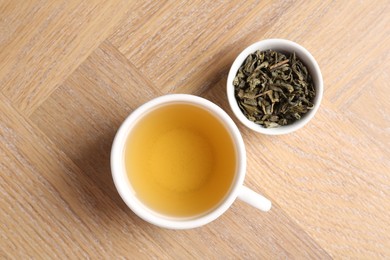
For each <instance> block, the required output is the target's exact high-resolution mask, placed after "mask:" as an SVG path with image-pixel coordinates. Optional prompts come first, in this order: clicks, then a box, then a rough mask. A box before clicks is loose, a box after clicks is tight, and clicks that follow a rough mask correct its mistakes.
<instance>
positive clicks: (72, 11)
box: [0, 0, 390, 259]
mask: <svg viewBox="0 0 390 260" xmlns="http://www.w3.org/2000/svg"><path fill="white" fill-rule="evenodd" d="M266 38H285V39H289V40H293V41H296V42H298V43H299V44H301V45H303V46H304V47H306V48H307V49H308V50H309V51H310V52H311V53H312V54H313V56H314V57H315V58H316V59H317V61H318V63H319V65H320V68H321V70H322V73H323V78H324V84H325V92H324V99H323V102H322V104H321V107H320V109H319V111H318V113H317V115H316V116H315V118H314V119H313V120H312V121H311V122H310V123H309V124H308V125H307V126H305V127H304V128H303V129H301V130H299V131H297V132H295V133H293V134H288V135H284V136H265V135H261V134H256V133H254V132H251V131H249V130H248V129H246V128H245V127H244V126H243V125H241V124H240V123H239V122H238V121H237V120H236V118H234V120H235V122H236V123H237V125H238V126H239V129H240V130H241V132H242V134H243V137H244V140H245V143H246V147H247V153H248V171H247V178H246V180H245V184H246V185H247V186H249V187H250V188H252V189H254V190H257V191H259V192H261V193H263V194H265V195H266V196H267V197H269V198H270V199H271V200H272V202H273V208H272V210H271V211H270V212H268V213H262V212H260V211H258V210H256V209H254V208H252V207H250V206H248V205H246V204H245V203H242V202H240V201H236V202H235V203H234V204H233V206H232V207H231V209H230V210H228V211H227V212H226V213H225V214H224V215H223V216H222V217H221V218H219V219H218V220H216V221H214V222H212V223H210V224H209V225H206V226H204V227H202V228H197V229H193V230H186V231H173V230H165V229H161V228H157V227H155V226H152V225H150V224H148V223H146V222H144V221H143V220H141V219H139V218H138V217H137V216H136V215H135V214H134V213H132V211H131V210H130V209H129V208H127V207H126V205H125V204H124V203H123V202H122V200H121V198H120V197H119V195H118V193H117V192H116V190H115V187H114V185H113V182H112V179H111V173H110V167H109V153H110V147H111V143H112V140H113V137H114V135H115V132H116V130H117V128H118V126H119V125H120V123H121V122H122V120H123V119H124V118H125V117H126V116H127V115H128V114H129V113H131V112H132V111H133V110H134V109H135V108H137V107H138V106H140V105H141V104H143V103H144V102H146V101H148V100H150V99H152V98H154V97H157V96H160V95H163V94H167V93H191V94H194V95H199V96H202V97H205V98H207V99H209V100H211V101H213V102H215V103H217V104H218V105H220V106H221V107H222V108H223V109H225V110H226V111H227V112H228V113H229V114H230V115H231V116H232V117H233V114H232V112H231V110H230V108H229V106H228V103H227V98H226V94H225V85H226V77H227V73H228V70H229V67H230V65H231V64H232V62H233V60H234V59H235V57H236V56H237V55H238V53H239V52H240V51H241V50H242V49H244V48H245V47H246V46H248V45H249V44H251V43H253V42H255V41H259V40H262V39H266ZM389 46H390V3H389V1H386V0H383V1H319V0H317V1H285V0H281V1H279V0H276V1H253V0H248V1H240V2H238V1H237V2H234V1H200V0H196V1H152V0H150V1H120V0H110V1H101V3H97V2H93V1H89V2H88V1H68V0H58V1H18V0H17V1H14V0H9V1H1V3H0V101H1V102H0V111H1V114H0V152H1V154H0V158H1V161H0V163H1V164H0V172H1V175H0V192H1V196H0V208H1V211H0V219H1V222H0V258H2V259H4V258H11V259H12V258H14V259H26V258H37V259H41V258H51V259H55V258H61V259H63V258H93V259H100V258H106V259H108V258H110V259H114V258H119V257H121V258H133V259H144V258H163V259H168V258H175V259H192V258H197V259H210V258H211V259H215V258H217V259H226V258H227V259H237V258H243V259H259V258H269V259H275V258H298V259H300V258H310V259H319V258H320V259H323V258H324V259H327V258H368V259H373V258H390V216H389V212H390V116H389V112H390V83H389V82H390V74H389V72H390V69H389V67H390V56H389V50H390V47H389Z"/></svg>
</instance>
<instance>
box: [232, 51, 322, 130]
mask: <svg viewBox="0 0 390 260" xmlns="http://www.w3.org/2000/svg"><path fill="white" fill-rule="evenodd" d="M233 86H234V89H235V97H236V100H237V103H238V106H239V107H240V109H241V111H242V112H243V113H244V115H245V116H246V117H247V118H248V119H249V120H251V121H253V122H255V123H256V124H260V125H262V126H264V127H267V128H268V127H278V126H281V125H287V124H291V123H292V122H294V121H296V120H299V119H301V118H302V116H303V115H304V114H306V113H307V112H308V111H309V110H310V109H313V107H314V104H313V100H314V97H315V95H316V93H315V88H314V83H313V79H312V77H311V75H310V73H309V72H308V70H307V68H306V66H305V65H304V64H303V63H302V61H301V60H299V59H298V58H297V57H296V54H295V53H291V54H290V55H289V57H287V56H286V55H285V54H283V53H280V52H277V51H273V50H267V51H256V52H254V53H252V54H250V55H249V56H248V57H247V58H246V59H245V61H244V63H243V64H242V65H241V67H240V68H239V70H238V72H237V75H236V77H235V78H234V80H233Z"/></svg>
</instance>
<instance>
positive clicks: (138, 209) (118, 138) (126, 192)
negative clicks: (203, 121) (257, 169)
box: [110, 94, 246, 229]
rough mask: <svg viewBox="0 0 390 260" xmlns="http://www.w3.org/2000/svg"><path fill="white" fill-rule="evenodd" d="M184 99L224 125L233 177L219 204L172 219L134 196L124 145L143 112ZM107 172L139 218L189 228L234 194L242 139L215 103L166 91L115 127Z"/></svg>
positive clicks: (241, 166) (215, 213) (242, 164)
mask: <svg viewBox="0 0 390 260" xmlns="http://www.w3.org/2000/svg"><path fill="white" fill-rule="evenodd" d="M177 102H185V103H191V104H194V105H198V106H200V107H203V108H205V109H207V110H208V111H210V112H211V113H212V114H213V115H214V116H215V117H217V118H218V119H219V120H221V122H222V123H223V124H224V125H225V126H226V128H227V130H228V132H229V133H230V134H231V137H232V138H233V141H234V144H235V148H236V156H237V166H236V171H237V173H236V176H235V179H234V181H233V183H232V186H231V188H230V191H229V192H228V194H227V195H226V196H225V198H224V199H223V200H222V201H221V202H220V204H219V205H218V206H217V207H216V208H214V209H211V211H209V212H207V213H204V214H202V215H200V216H194V217H189V218H174V217H168V216H164V215H161V214H159V213H156V212H154V211H152V210H151V209H149V208H147V206H145V205H144V204H143V203H142V202H141V201H140V200H138V199H137V198H136V196H135V192H134V191H133V190H132V188H131V186H130V183H129V180H128V177H127V174H126V171H125V164H124V147H125V143H126V139H127V137H128V134H129V132H130V131H131V129H132V127H133V125H134V123H135V122H136V121H137V120H138V119H140V118H141V117H142V116H143V114H144V113H146V112H148V111H149V110H150V109H152V108H155V107H157V106H160V105H163V104H168V103H177ZM110 164H111V173H112V178H113V181H114V184H115V187H116V189H117V191H118V193H119V195H120V196H121V198H122V200H123V201H124V202H125V203H126V205H127V206H128V207H129V208H130V209H131V210H132V211H133V212H134V213H135V214H136V215H138V216H139V217H140V218H142V219H144V220H145V221H147V222H149V223H152V224H154V225H157V226H160V227H163V228H169V229H189V228H195V227H199V226H202V225H205V224H207V223H209V222H211V221H213V220H215V219H217V218H218V217H219V216H221V215H222V214H223V213H224V212H225V211H226V210H227V209H228V208H229V207H230V206H231V205H232V203H233V202H234V200H235V199H236V198H237V196H238V192H239V189H240V187H241V186H242V185H243V183H244V178H245V173H246V151H245V145H244V141H243V138H242V136H241V133H240V131H239V130H238V128H237V126H236V124H235V123H234V122H233V120H232V119H231V118H230V116H229V115H228V114H227V113H226V112H225V111H224V110H223V109H222V108H220V107H219V106H218V105H216V104H214V103H213V102H211V101H209V100H207V99H204V98H201V97H198V96H194V95H189V94H168V95H164V96H160V97H157V98H154V99H152V100H150V101H148V102H146V103H144V104H143V105H141V106H140V107H138V108H137V109H136V110H134V111H133V112H132V113H131V114H130V115H129V116H128V117H127V118H126V119H125V120H124V121H123V123H122V125H121V126H120V127H119V129H118V131H117V133H116V135H115V138H114V141H113V144H112V148H111V158H110Z"/></svg>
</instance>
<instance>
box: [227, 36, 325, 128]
mask: <svg viewBox="0 0 390 260" xmlns="http://www.w3.org/2000/svg"><path fill="white" fill-rule="evenodd" d="M269 49H272V50H275V51H280V52H284V53H292V52H295V53H296V55H297V57H298V58H299V59H300V60H301V61H302V62H303V63H304V64H305V65H306V67H307V68H308V70H309V73H310V74H311V76H312V78H313V81H314V87H315V89H316V96H315V98H314V102H313V103H314V108H313V109H311V110H309V112H308V113H306V114H305V115H304V116H303V117H302V118H301V119H300V120H297V121H295V122H294V123H292V124H289V125H286V126H280V127H276V128H265V127H263V126H261V125H258V124H256V123H254V122H251V121H250V120H248V119H247V118H246V117H245V115H244V114H243V113H242V112H241V110H240V108H239V107H238V104H237V101H236V98H235V96H234V86H233V79H234V78H235V76H236V75H237V71H238V69H239V68H240V66H241V65H242V64H243V62H244V61H245V59H246V57H248V55H249V54H251V53H253V52H255V51H257V50H260V51H266V50H269ZM323 89H324V86H323V80H322V74H321V71H320V67H319V66H318V64H317V62H316V60H315V59H314V58H313V56H312V55H311V54H310V53H309V51H308V50H306V49H305V48H304V47H302V46H301V45H299V44H297V43H295V42H292V41H288V40H284V39H267V40H263V41H259V42H256V43H254V44H252V45H250V46H249V47H247V48H246V49H245V50H243V51H242V52H241V53H240V54H239V55H238V57H237V58H236V59H235V61H234V62H233V65H232V66H231V68H230V71H229V75H228V79H227V96H228V100H229V104H230V107H231V109H232V110H233V113H234V114H235V116H236V117H237V118H238V120H240V121H241V123H243V124H244V125H245V126H247V127H248V128H250V129H252V130H254V131H256V132H259V133H263V134H269V135H281V134H287V133H291V132H293V131H295V130H298V129H299V128H301V127H303V126H304V125H305V124H307V123H308V122H309V121H310V120H311V119H312V118H313V117H314V115H315V113H316V112H317V110H318V108H319V107H320V103H321V100H322V95H323Z"/></svg>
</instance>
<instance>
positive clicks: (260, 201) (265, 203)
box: [238, 186, 272, 211]
mask: <svg viewBox="0 0 390 260" xmlns="http://www.w3.org/2000/svg"><path fill="white" fill-rule="evenodd" d="M238 198H239V199H240V200H242V201H244V202H246V203H248V204H249V205H251V206H253V207H255V208H258V209H260V210H262V211H269V210H270V209H271V206H272V203H271V201H269V200H268V199H266V198H265V197H263V196H262V195H260V194H259V193H256V192H254V191H253V190H251V189H249V188H248V187H246V186H242V187H241V189H240V191H239V193H238Z"/></svg>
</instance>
